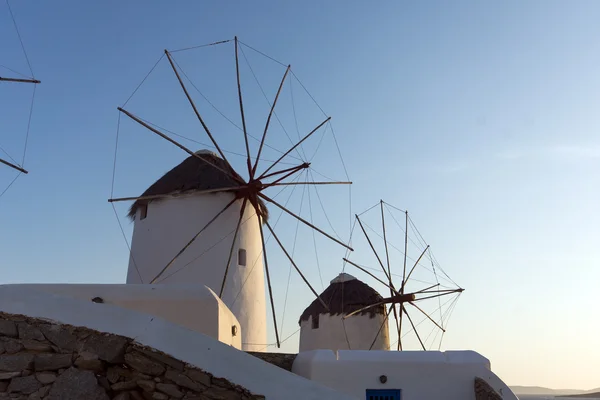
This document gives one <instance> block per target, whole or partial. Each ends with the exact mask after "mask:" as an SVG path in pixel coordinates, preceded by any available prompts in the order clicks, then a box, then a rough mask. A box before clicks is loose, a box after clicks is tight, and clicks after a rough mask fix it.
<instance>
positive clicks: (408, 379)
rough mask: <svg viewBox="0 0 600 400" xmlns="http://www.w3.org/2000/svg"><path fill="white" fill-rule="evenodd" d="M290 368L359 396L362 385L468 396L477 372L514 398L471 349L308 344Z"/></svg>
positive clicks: (407, 396)
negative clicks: (318, 346) (319, 347)
mask: <svg viewBox="0 0 600 400" xmlns="http://www.w3.org/2000/svg"><path fill="white" fill-rule="evenodd" d="M292 371H293V372H294V373H296V374H298V375H300V376H303V377H305V378H308V379H310V380H313V381H316V382H320V383H322V384H324V385H327V386H329V387H331V388H332V389H336V390H339V391H340V392H345V393H347V394H349V395H352V396H353V397H355V398H359V399H364V398H365V393H366V390H367V389H400V390H401V398H402V400H421V399H445V400H453V399H456V400H469V399H473V400H474V399H475V391H474V383H475V378H481V379H483V380H485V381H486V382H487V383H488V384H489V385H490V386H491V387H492V388H493V389H494V390H496V391H497V392H498V393H499V394H501V395H502V396H503V397H502V398H503V399H505V400H517V397H516V396H515V395H514V394H513V393H512V391H511V390H510V389H509V388H508V386H507V385H506V384H505V383H504V382H502V380H501V379H500V378H498V377H497V376H496V375H495V374H494V373H493V372H492V371H491V369H490V362H489V360H488V359H487V358H485V357H483V356H482V355H481V354H479V353H476V352H474V351H446V352H440V351H361V350H343V351H338V352H337V353H335V352H333V351H331V350H314V351H307V352H302V353H300V354H298V356H297V357H296V359H295V360H294V365H293V367H292Z"/></svg>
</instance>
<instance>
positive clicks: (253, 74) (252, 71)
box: [240, 47, 302, 159]
mask: <svg viewBox="0 0 600 400" xmlns="http://www.w3.org/2000/svg"><path fill="white" fill-rule="evenodd" d="M240 52H241V53H242V56H244V60H246V64H248V68H249V69H250V72H251V73H252V76H253V77H254V80H255V81H256V83H257V84H258V87H259V88H260V91H261V92H262V94H263V96H264V97H265V100H266V101H267V104H268V105H269V107H272V104H271V102H270V101H269V98H268V97H267V94H266V93H265V91H264V89H263V87H262V85H261V84H260V81H259V80H258V77H257V76H256V74H255V73H254V70H253V69H252V66H251V65H250V62H249V61H248V58H247V57H246V53H244V49H242V48H241V47H240ZM290 71H291V69H290ZM292 73H293V72H292ZM273 115H274V116H275V119H276V120H277V122H279V125H280V126H281V129H283V132H284V133H285V135H286V136H287V138H288V140H289V141H290V143H291V144H292V146H294V145H295V143H294V141H293V140H292V138H291V137H290V134H289V133H288V131H287V130H286V129H285V127H284V126H283V123H282V122H281V120H280V119H279V116H278V115H277V113H276V112H275V110H273ZM294 150H295V151H296V153H298V157H300V158H301V159H302V154H300V151H298V148H297V147H296V148H295V149H294Z"/></svg>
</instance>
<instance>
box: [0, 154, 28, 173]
mask: <svg viewBox="0 0 600 400" xmlns="http://www.w3.org/2000/svg"><path fill="white" fill-rule="evenodd" d="M0 163H2V164H4V165H6V166H9V167H11V168H13V169H16V170H17V171H19V172H22V173H24V174H28V172H27V171H26V170H24V169H23V168H21V167H19V166H18V165H16V164H13V163H11V162H8V161H6V160H3V159H1V158H0Z"/></svg>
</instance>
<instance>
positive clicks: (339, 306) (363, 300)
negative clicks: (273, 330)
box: [298, 273, 386, 323]
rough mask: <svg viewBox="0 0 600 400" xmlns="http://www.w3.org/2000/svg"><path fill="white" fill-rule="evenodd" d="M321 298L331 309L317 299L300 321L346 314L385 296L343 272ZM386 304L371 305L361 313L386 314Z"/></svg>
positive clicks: (372, 315)
mask: <svg viewBox="0 0 600 400" xmlns="http://www.w3.org/2000/svg"><path fill="white" fill-rule="evenodd" d="M321 298H322V299H323V301H324V302H325V304H327V306H328V307H329V311H327V310H326V309H325V307H323V304H321V302H320V301H319V299H315V300H314V301H313V302H312V303H311V304H310V306H308V308H307V309H306V310H304V312H303V313H302V315H301V316H300V321H298V323H300V322H302V321H308V318H309V317H310V316H312V317H313V318H315V317H316V316H317V315H319V314H329V315H340V314H343V315H346V314H349V313H351V312H352V311H356V310H358V309H360V308H363V307H365V306H368V305H370V304H374V303H377V302H380V301H381V300H383V297H381V295H380V294H379V293H377V291H376V290H375V289H373V288H372V287H370V286H369V285H367V284H366V283H364V282H361V281H359V280H358V279H356V278H355V277H353V276H352V275H349V274H345V273H342V274H340V275H338V276H337V277H336V278H335V279H334V280H332V281H331V284H330V285H329V287H328V288H327V289H325V291H324V292H323V293H321ZM385 311H386V310H385V306H384V305H381V306H377V307H371V308H369V309H368V310H366V311H363V312H361V313H360V314H361V315H364V314H370V316H371V318H373V317H374V316H375V314H384V315H385Z"/></svg>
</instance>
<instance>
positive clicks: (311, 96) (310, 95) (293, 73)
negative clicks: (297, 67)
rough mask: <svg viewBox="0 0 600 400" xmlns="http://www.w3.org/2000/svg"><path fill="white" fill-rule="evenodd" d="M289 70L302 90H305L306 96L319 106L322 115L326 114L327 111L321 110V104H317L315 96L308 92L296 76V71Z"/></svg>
mask: <svg viewBox="0 0 600 400" xmlns="http://www.w3.org/2000/svg"><path fill="white" fill-rule="evenodd" d="M291 72H292V75H294V78H296V80H297V81H298V83H299V84H300V86H302V89H304V91H305V92H306V94H308V96H309V97H310V98H311V99H312V101H313V102H314V103H315V104H316V105H317V107H319V110H321V112H322V113H323V115H324V116H327V113H326V112H325V111H323V108H321V106H320V105H319V103H317V100H315V98H314V97H313V95H312V94H310V92H309V91H308V89H307V88H306V86H304V84H303V83H302V81H301V80H300V78H298V76H297V75H296V73H295V72H294V71H291Z"/></svg>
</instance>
